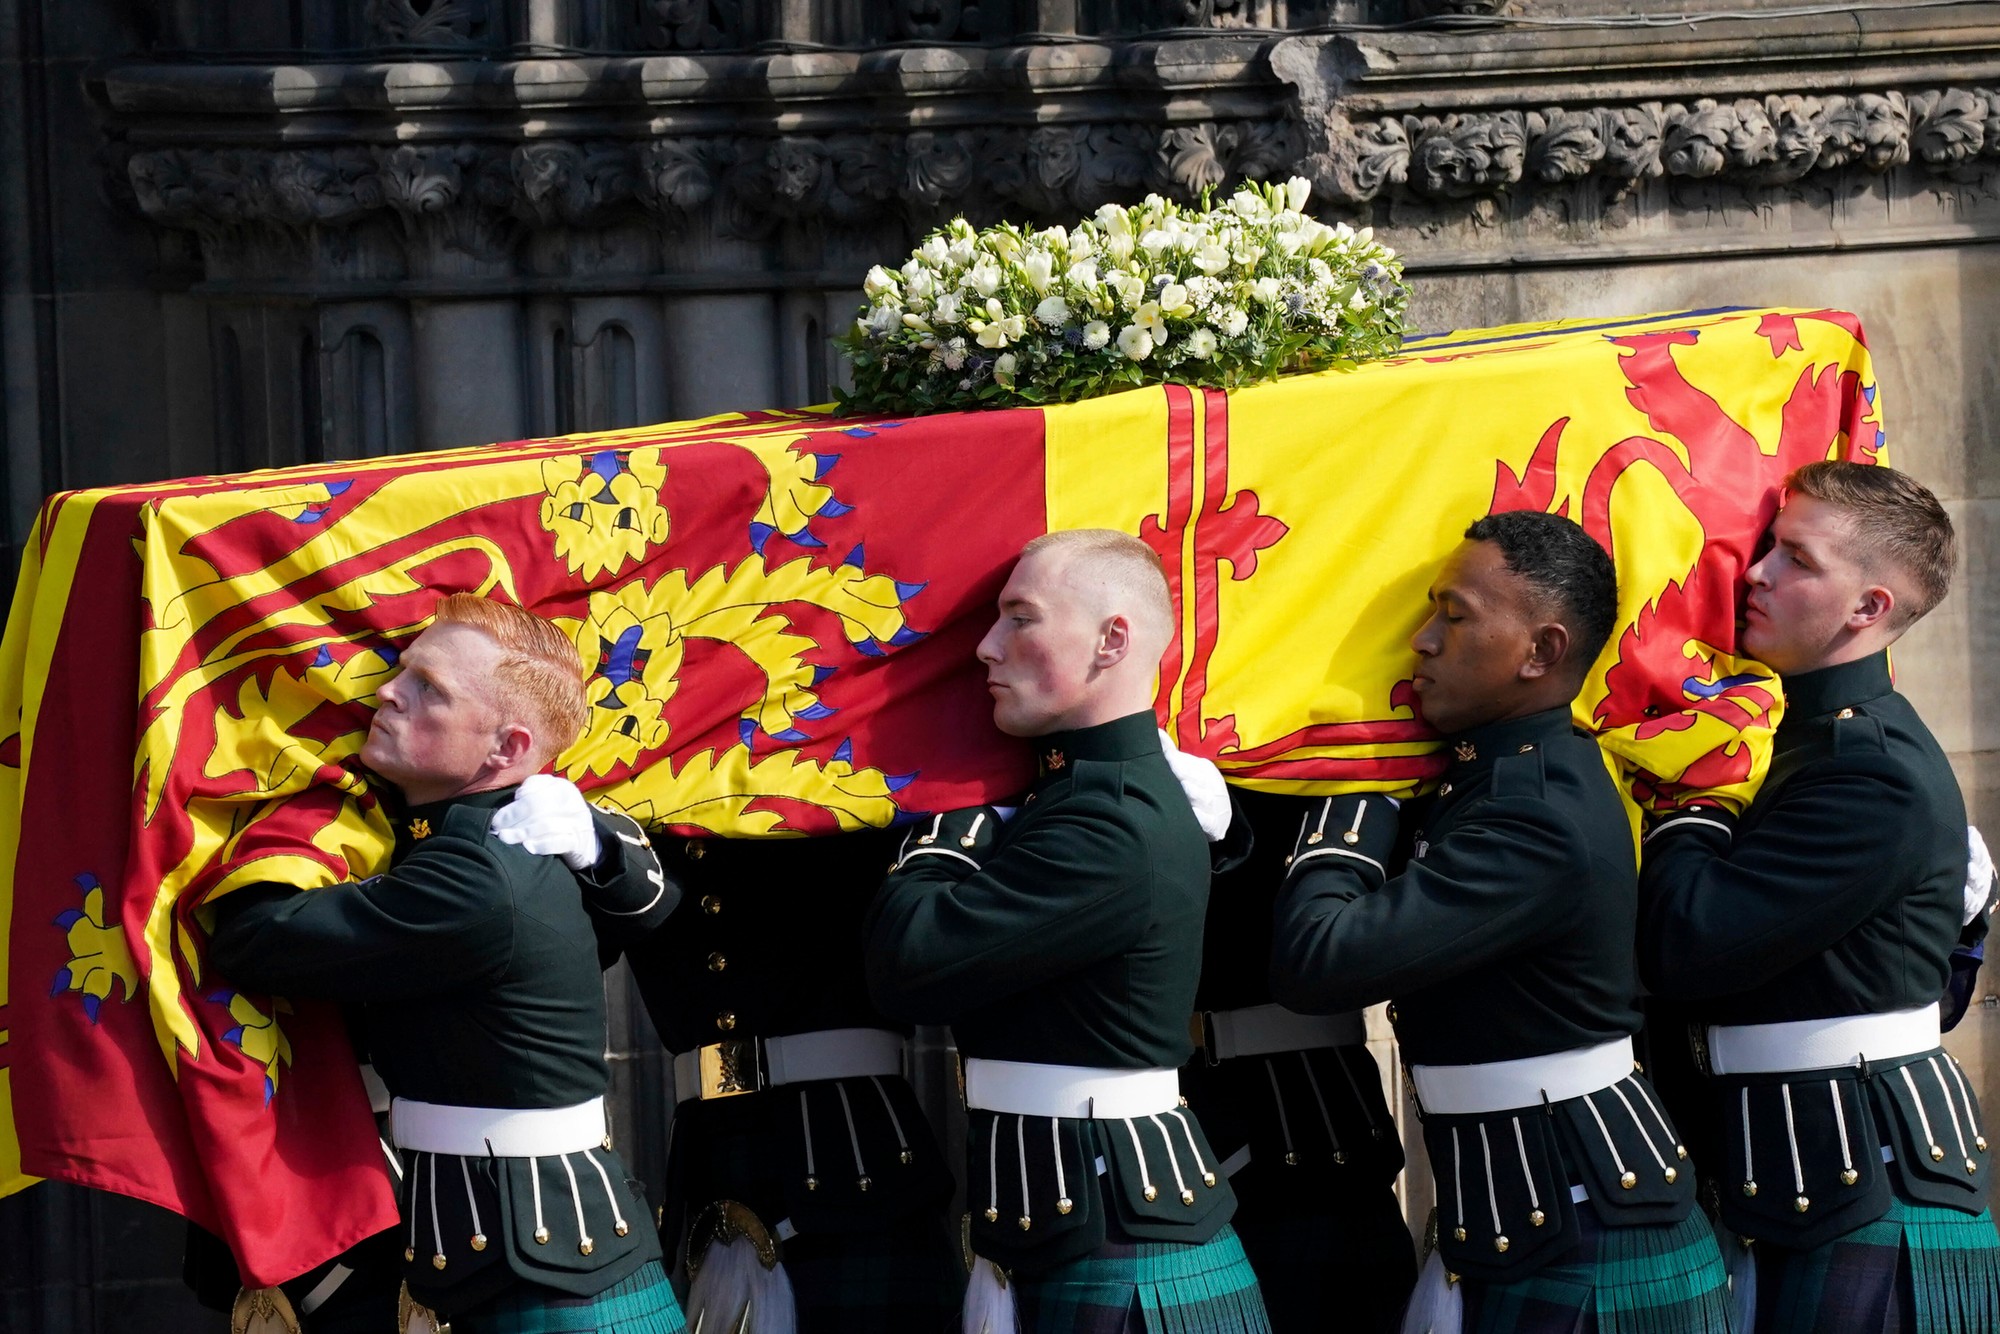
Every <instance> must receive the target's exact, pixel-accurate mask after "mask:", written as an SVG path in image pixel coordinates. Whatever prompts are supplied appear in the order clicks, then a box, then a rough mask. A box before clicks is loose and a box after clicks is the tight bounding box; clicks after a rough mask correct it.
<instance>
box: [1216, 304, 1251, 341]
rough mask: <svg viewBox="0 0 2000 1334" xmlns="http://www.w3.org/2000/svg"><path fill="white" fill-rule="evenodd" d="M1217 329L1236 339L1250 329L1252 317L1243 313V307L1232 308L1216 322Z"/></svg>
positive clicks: (1224, 312) (1223, 313)
mask: <svg viewBox="0 0 2000 1334" xmlns="http://www.w3.org/2000/svg"><path fill="white" fill-rule="evenodd" d="M1215 327H1216V328H1218V329H1220V330H1222V332H1223V333H1224V334H1225V335H1227V336H1228V337H1230V338H1234V337H1236V336H1237V335H1238V334H1240V333H1242V332H1243V331H1244V330H1245V329H1247V328H1249V327H1250V317H1249V316H1248V315H1246V314H1245V313H1244V312H1243V308H1242V307H1240V306H1231V307H1229V308H1228V309H1227V310H1225V311H1223V312H1222V314H1221V316H1220V317H1219V318H1218V319H1217V320H1216V321H1215Z"/></svg>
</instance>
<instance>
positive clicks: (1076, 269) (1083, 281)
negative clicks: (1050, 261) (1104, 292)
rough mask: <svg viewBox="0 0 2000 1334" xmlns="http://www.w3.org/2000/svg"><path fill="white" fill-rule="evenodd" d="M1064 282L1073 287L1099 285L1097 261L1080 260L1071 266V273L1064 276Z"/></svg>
mask: <svg viewBox="0 0 2000 1334" xmlns="http://www.w3.org/2000/svg"><path fill="white" fill-rule="evenodd" d="M1063 281H1064V282H1066V283H1068V284H1069V285H1070V286H1071V287H1095V286H1096V285H1097V261H1096V260H1094V259H1080V260H1078V261H1077V262H1076V263H1074V264H1072V265H1070V266H1069V272H1067V273H1065V274H1063Z"/></svg>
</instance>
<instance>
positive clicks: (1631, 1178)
mask: <svg viewBox="0 0 2000 1334" xmlns="http://www.w3.org/2000/svg"><path fill="white" fill-rule="evenodd" d="M1618 1184H1619V1185H1621V1186H1623V1187H1624V1188H1625V1189H1626V1190H1630V1189H1632V1188H1633V1187H1634V1186H1636V1185H1638V1184H1639V1174H1638V1173H1637V1172H1627V1173H1625V1174H1624V1175H1622V1176H1620V1177H1619V1178H1618Z"/></svg>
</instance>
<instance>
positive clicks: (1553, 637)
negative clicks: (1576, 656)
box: [1521, 621, 1569, 681]
mask: <svg viewBox="0 0 2000 1334" xmlns="http://www.w3.org/2000/svg"><path fill="white" fill-rule="evenodd" d="M1568 657H1569V628H1568V627H1567V626H1565V625H1563V624H1562V623H1561V622H1559V621H1550V622H1548V623H1546V624H1544V625H1538V626H1536V627H1535V637H1534V639H1533V640H1531V641H1530V643H1529V649H1528V657H1527V660H1526V661H1524V662H1523V663H1522V664H1521V679H1522V680H1523V681H1535V680H1540V679H1541V678H1542V677H1544V676H1547V675H1549V674H1550V673H1552V672H1554V671H1556V670H1557V669H1558V668H1560V667H1561V666H1562V664H1563V661H1564V660H1565V659H1566V658H1568Z"/></svg>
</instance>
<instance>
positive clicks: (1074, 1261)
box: [867, 714, 1268, 1334]
mask: <svg viewBox="0 0 2000 1334" xmlns="http://www.w3.org/2000/svg"><path fill="white" fill-rule="evenodd" d="M1037 744H1038V746H1039V748H1040V756H1041V765H1040V776H1039V777H1038V778H1037V779H1036V781H1035V783H1034V785H1033V786H1032V787H1031V788H1030V789H1029V790H1028V792H1027V794H1026V795H1025V797H1024V798H1023V800H1022V804H1021V806H1020V807H1019V808H1018V810H1017V811H1016V812H1015V813H1013V814H1012V816H1011V818H1008V819H1005V820H1003V819H1002V818H1001V813H1000V812H999V811H997V810H995V809H993V808H985V809H981V810H969V811H959V812H954V813H952V814H949V815H940V816H937V817H934V818H932V819H929V820H925V821H921V822H919V823H918V824H917V825H916V826H914V827H913V829H912V830H911V831H910V833H909V834H908V836H907V837H906V839H905V841H904V844H903V850H902V852H901V854H900V859H899V861H898V864H897V867H896V869H895V870H894V871H893V872H892V873H891V874H890V876H889V878H888V881H887V882H886V883H885V884H884V885H883V887H882V890H881V893H880V895H879V896H878V897H877V899H876V901H875V903H874V906H873V908H872V909H871V910H870V913H869V920H868V926H867V942H868V946H867V965H868V982H869V987H870V989H871V991H872V992H873V994H874V996H875V998H876V1000H877V1002H878V1003H879V1004H880V1005H881V1007H882V1009H883V1010H884V1011H885V1012H887V1013H889V1014H892V1015H898V1016H900V1017H902V1018H905V1019H909V1020H914V1021H918V1022H926V1023H948V1024H950V1025H951V1027H952V1032H953V1034H954V1036H955V1038H956V1040H957V1043H958V1049H959V1052H960V1054H961V1056H962V1057H963V1058H964V1060H965V1070H964V1076H965V1094H966V1105H967V1109H968V1131H967V1140H968V1143H967V1158H968V1169H967V1179H966V1197H967V1203H968V1205H969V1207H970V1209H971V1211H972V1216H971V1238H972V1246H973V1249H974V1250H975V1251H976V1252H977V1253H978V1254H980V1255H982V1256H985V1257H987V1258H988V1259H990V1260H992V1261H994V1262H995V1263H996V1264H998V1265H1000V1266H1002V1267H1003V1268H1005V1269H1008V1270H1011V1271H1012V1273H1013V1275H1014V1280H1015V1281H1014V1289H1015V1291H1016V1293H1017V1296H1018V1300H1019V1304H1020V1311H1021V1316H1022V1325H1023V1328H1025V1329H1030V1330H1034V1331H1036V1334H1054V1332H1056V1331H1071V1330H1083V1331H1096V1330H1123V1329H1126V1328H1128V1327H1136V1326H1128V1321H1130V1320H1135V1319H1138V1316H1137V1315H1136V1314H1135V1313H1136V1312H1138V1311H1139V1310H1140V1309H1141V1308H1142V1307H1143V1308H1144V1309H1145V1310H1147V1311H1151V1312H1155V1313H1157V1312H1159V1311H1161V1310H1165V1311H1168V1312H1171V1314H1170V1315H1168V1316H1166V1317H1165V1318H1166V1319H1167V1321H1168V1323H1169V1324H1172V1327H1174V1328H1177V1329H1185V1330H1187V1331H1190V1334H1199V1332H1200V1331H1209V1330H1214V1331H1225V1330H1226V1331H1236V1330H1262V1329H1265V1328H1267V1327H1268V1326H1267V1325H1266V1322H1265V1318H1264V1312H1263V1305H1262V1302H1261V1299H1260V1298H1259V1296H1258V1292H1257V1286H1256V1280H1255V1277H1254V1276H1253V1275H1252V1273H1251V1272H1250V1268H1249V1265H1248V1263H1247V1262H1246V1261H1245V1260H1244V1258H1243V1252H1242V1248H1241V1246H1240V1245H1239V1244H1238V1243H1237V1241H1236V1239H1235V1236H1234V1234H1233V1232H1230V1231H1229V1230H1228V1228H1227V1224H1228V1221H1229V1217H1230V1215H1231V1214H1232V1213H1233V1212H1234V1210H1235V1195H1234V1192H1233V1191H1232V1190H1231V1189H1230V1186H1229V1182H1228V1179H1227V1178H1226V1177H1224V1176H1223V1175H1221V1173H1220V1171H1219V1170H1218V1169H1219V1166H1220V1164H1219V1162H1218V1159H1217V1157H1216V1154H1215V1151H1214V1149H1213V1148H1212V1147H1211V1146H1210V1144H1209V1142H1208V1139H1207V1136H1206V1135H1205V1134H1204V1133H1203V1130H1202V1125H1201V1122H1200V1120H1199V1119H1198V1118H1197V1116H1196V1110H1198V1109H1195V1108H1190V1107H1187V1106H1184V1105H1182V1099H1181V1098H1180V1096H1179V1081H1178V1076H1177V1074H1176V1070H1177V1068H1178V1067H1179V1066H1180V1065H1181V1064H1183V1063H1184V1062H1185V1061H1186V1060H1187V1059H1188V1057H1189V1056H1190V1055H1191V1054H1192V1043H1191V1041H1190V1038H1189V1033H1188V1016H1189V1014H1190V1013H1191V1012H1192V1011H1193V1008H1194V991H1195V983H1196V979H1197V976H1198V974H1199V969H1200V951H1201V931H1202V917H1203V912H1204V910H1205V908H1206V906H1207V901H1208V882H1209V860H1208V846H1207V841H1206V839H1205V838H1204V837H1203V835H1202V832H1201V829H1200V827H1199V826H1198V825H1197V824H1196V822H1195V819H1194V815H1193V812H1192V811H1191V809H1190V808H1189V805H1188V799H1187V797H1186V795H1185V794H1184V793H1183V791H1182V790H1181V786H1180V783H1179V781H1178V780H1177V779H1176V778H1175V777H1174V775H1173V771H1172V770H1171V769H1170V768H1169V767H1168V765H1167V761H1166V759H1165V757H1164V755H1163V754H1162V752H1161V748H1160V741H1159V736H1158V733H1157V731H1156V730H1155V728H1154V724H1153V718H1152V715H1151V714H1134V715H1131V716H1129V717H1126V718H1121V719H1118V720H1116V721H1113V722H1109V723H1105V724H1103V725H1101V726H1097V727H1090V728H1085V729H1081V730H1078V731H1070V732H1060V733H1055V734H1052V735H1049V736H1046V737H1043V738H1040V739H1039V741H1038V743H1037ZM1155 1318H1159V1317H1158V1316H1157V1315H1156V1317H1155ZM1174 1321H1178V1322H1179V1323H1177V1324H1174V1323H1173V1322H1174Z"/></svg>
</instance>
